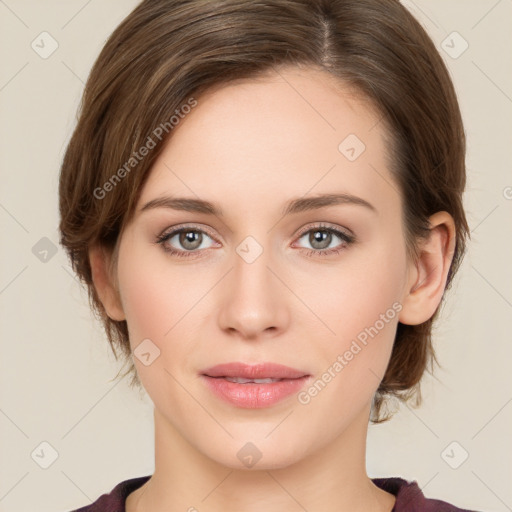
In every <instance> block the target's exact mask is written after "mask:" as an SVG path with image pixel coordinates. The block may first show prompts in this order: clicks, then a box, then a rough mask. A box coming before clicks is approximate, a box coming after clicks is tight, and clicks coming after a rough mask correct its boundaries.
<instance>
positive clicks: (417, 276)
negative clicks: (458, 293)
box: [399, 212, 455, 325]
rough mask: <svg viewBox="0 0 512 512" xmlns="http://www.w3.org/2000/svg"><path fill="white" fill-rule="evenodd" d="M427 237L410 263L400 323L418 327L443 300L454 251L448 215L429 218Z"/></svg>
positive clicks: (452, 223)
mask: <svg viewBox="0 0 512 512" xmlns="http://www.w3.org/2000/svg"><path fill="white" fill-rule="evenodd" d="M429 220H430V236H429V238H428V240H425V241H424V242H423V243H422V244H421V246H420V250H419V253H420V255H419V258H418V260H417V261H416V262H411V263H410V265H411V267H410V268H409V279H408V281H407V287H406V289H405V295H404V297H403V300H402V305H403V308H402V311H401V312H400V316H399V321H400V322H401V323H403V324H409V325H418V324H421V323H423V322H426V321H427V320H428V319H429V318H431V317H432V316H433V315H434V313H435V311H436V309H437V307H438V306H439V303H440V302H441V299H442V297H443V293H444V289H445V286H446V280H447V277H448V271H449V269H450V265H451V262H452V259H453V253H454V249H455V223H454V221H453V218H452V216H451V215H450V214H449V213H447V212H437V213H435V214H434V215H432V216H431V217H430V219H429Z"/></svg>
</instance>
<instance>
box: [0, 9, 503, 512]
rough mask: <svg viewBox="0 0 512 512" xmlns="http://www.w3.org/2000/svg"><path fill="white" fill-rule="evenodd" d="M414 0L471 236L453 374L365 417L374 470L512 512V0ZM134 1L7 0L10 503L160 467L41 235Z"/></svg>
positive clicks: (127, 394)
mask: <svg viewBox="0 0 512 512" xmlns="http://www.w3.org/2000/svg"><path fill="white" fill-rule="evenodd" d="M404 3H405V4H406V5H407V6H408V7H409V8H410V9H411V11H412V12H413V13H414V14H415V15H416V16H417V17H418V18H419V19H420V20H421V22H422V23H423V24H424V26H425V27H426V29H427V30H428V31H429V33H430V34H431V36H432V38H433V40H434V41H435V43H436V45H437V46H438V48H440V51H441V53H442V55H443V57H444V58H445V60H446V62H447V64H448V66H449V68H450V70H451V73H452V76H453V79H454V81H455V85H456V89H457V91H458V93H459V98H460V103H461V107H462V111H463V115H464V119H465V123H466V130H467V135H468V147H469V151H468V158H467V163H468V179H469V183H468V189H467V193H466V196H465V204H466V208H467V214H468V220H469V223H470V226H471V231H472V238H473V240H472V242H471V243H470V246H469V253H468V254H467V256H466V259H465V262H464V265H463V267H462V269H461V272H460V275H459V277H458V279H457V280H456V282H455V284H454V287H453V289H452V291H451V292H450V300H449V302H448V303H447V305H446V307H445V308H444V310H443V319H444V321H443V322H442V323H441V324H438V327H437V328H436V330H435V345H436V348H437V352H438V354H439V358H440V361H441V363H442V364H443V366H444V369H443V370H438V371H437V373H436V378H427V379H425V383H424V388H423V389H424V394H425V399H426V403H425V405H424V406H422V407H421V408H419V409H417V410H413V409H410V408H409V407H402V408H401V410H400V413H399V414H398V415H397V416H396V417H395V418H394V419H393V420H392V421H391V422H390V423H388V424H384V425H381V426H372V427H371V428H370V432H369V444H368V470H369V473H370V475H371V476H393V475H400V476H403V477H406V478H408V479H416V480H417V481H418V482H419V484H420V487H422V488H423V491H424V493H425V494H426V495H427V496H428V497H437V498H440V499H444V500H447V501H450V502H452V503H454V504H456V505H458V506H460V507H468V508H473V509H475V510H482V511H483V510H485V511H499V512H501V511H508V510H512V487H511V485H510V483H511V476H512V467H511V466H512V464H511V454H512V441H511V436H510V432H511V423H512V386H511V378H510V362H511V360H512V358H511V356H512V343H511V341H512V340H511V336H510V325H509V322H510V319H511V318H512V270H511V266H510V261H511V255H512V237H511V233H512V229H511V228H512V173H511V163H512V157H511V151H510V150H511V146H512V140H511V135H512V123H511V120H512V72H511V65H510V62H511V48H512V30H511V29H512V26H511V25H512V23H511V21H512V1H511V0H500V1H497V0H478V1H477V0H472V1H468V0H464V1H463V0H458V1H457V0H451V1H447V0H435V1H427V0H421V1H420V0H415V1H414V2H412V1H410V0H408V1H406V2H404ZM135 4H136V2H135V1H134V0H102V1H100V0H89V1H86V0H66V1H64V0H60V1H59V0H45V1H38V0H0V55H1V66H0V108H1V121H0V165H1V173H2V174H1V181H0V183H1V187H0V224H1V233H2V244H1V248H2V251H1V271H0V308H1V315H2V319H1V331H0V332H1V344H2V345H1V352H0V443H1V444H0V511H2V512H4V511H9V512H26V511H34V510H37V511H38V512H57V511H62V512H64V511H67V510H71V509H73V508H76V507H78V506H83V505H86V504H89V503H90V502H91V501H94V500H96V499H97V497H98V496H99V495H100V494H102V493H104V492H109V491H110V490H111V489H112V488H113V487H114V486H115V485H116V484H117V483H118V482H120V481H121V480H124V479H127V478H132V477H136V476H142V475H149V474H151V473H152V471H153V429H152V408H151V404H150V402H149V400H148V399H147V397H146V398H143V399H139V398H138V396H137V394H136V393H134V392H133V391H131V390H130V389H129V388H128V386H127V384H126V379H124V380H123V381H121V382H119V383H117V384H115V383H114V382H113V381H112V380H111V379H113V377H114V376H115V374H116V372H117V369H118V368H119V364H117V363H116V362H115V361H114V358H113V356H112V354H111V353H110V349H109V348H108V345H107V342H106V340H105V336H104V334H103V332H102V330H101V328H100V326H99V324H97V323H96V322H95V321H93V319H92V315H91V314H90V312H89V309H88V305H87V299H86V295H85V293H84V292H82V291H81V290H80V287H79V285H78V283H77V281H76V280H75V279H74V276H73V275H72V272H71V271H70V268H69V265H68V262H67V260H66V257H65V255H64V253H63V251H62V250H61V248H60V247H58V251H57V252H56V254H55V255H52V253H51V251H50V252H48V253H47V254H46V259H47V261H41V260H40V259H39V258H41V257H44V253H41V251H42V250H45V249H46V250H48V243H49V242H48V241H42V242H41V241H40V240H41V239H42V238H43V237H47V238H48V239H49V240H50V241H51V242H53V244H54V245H55V246H57V245H58V234H57V223H58V215H57V184H58V170H59V164H60V161H61V158H62V155H63V150H64V148H65V144H66V142H67V140H68V138H69V136H70V133H71V130H72V128H73V126H74V123H75V112H76V108H77V106H78V103H79V99H80V94H81V91H82V89H83V83H84V81H85V79H86V77H87V74H88V72H89V69H90V67H91V65H92V63H93V61H94V59H95V57H96V56H97V54H98V52H99V51H100V48H101V47H102V44H103V43H104V41H105V39H106V38H107V36H108V35H109V34H110V32H111V31H112V30H113V29H114V27H115V26H116V25H117V24H118V23H119V22H120V21H121V20H122V18H123V17H124V16H125V15H126V14H128V12H129V11H130V10H131V8H132V7H133V6H134V5H135ZM43 31H47V32H48V33H49V34H51V37H53V38H54V39H55V40H56V41H57V43H58V48H57V50H56V51H55V52H54V53H53V54H52V55H50V56H49V57H48V58H46V59H43V58H41V57H40V55H39V54H38V53H36V52H35V51H34V50H33V49H32V47H31V42H32V41H34V40H35V41H36V43H37V42H38V41H40V37H48V36H40V37H39V34H40V33H41V32H43ZM453 31H456V32H458V33H459V34H460V35H461V36H462V37H463V38H464V40H466V41H467V43H468V44H469V47H468V49H467V50H466V51H465V52H463V53H462V54H461V55H460V56H458V57H457V58H453V56H450V55H449V54H448V53H446V52H445V50H443V43H442V42H443V41H445V40H446V42H445V43H444V45H445V47H446V45H449V46H452V47H453V48H451V49H449V51H450V52H451V53H452V55H454V54H455V53H459V52H460V51H461V50H462V49H463V46H462V45H463V41H462V40H461V39H460V38H458V36H457V35H453V34H452V32H453ZM450 34H451V35H450ZM448 36H449V37H448ZM447 37H448V39H446V38H447ZM45 41H46V44H45V48H46V50H48V49H50V48H51V46H50V39H46V40H45ZM447 49H448V48H447ZM40 51H42V48H41V49H40ZM36 244H40V245H37V246H36ZM41 244H42V245H41ZM44 244H47V245H46V246H45V245H44ZM34 246H36V249H35V250H34V252H35V253H36V254H34V252H33V247H34ZM41 248H42V249H41ZM37 254H39V257H36V255H37ZM454 441H455V442H456V443H458V444H457V445H452V446H450V447H449V448H448V450H445V449H446V448H447V447H448V446H449V445H450V443H452V442H454ZM43 442H46V443H49V444H50V445H51V447H53V450H55V455H56V456H57V458H56V460H55V461H54V462H53V463H51V465H49V467H48V468H46V469H44V468H42V467H41V464H49V463H50V462H52V459H51V455H52V448H50V447H48V446H47V445H42V446H41V443H43ZM465 452H467V453H468V454H469V457H468V458H467V460H465V461H464V462H463V463H462V464H461V465H460V466H459V467H458V468H457V469H452V467H450V465H449V464H448V462H449V463H450V464H451V465H453V466H456V465H458V464H460V462H461V461H462V459H463V456H464V453H465ZM442 454H444V456H443V455H442ZM290 507H291V508H290V510H292V509H293V507H294V505H293V503H291V504H290Z"/></svg>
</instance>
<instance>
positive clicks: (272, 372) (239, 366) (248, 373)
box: [202, 362, 309, 379]
mask: <svg viewBox="0 0 512 512" xmlns="http://www.w3.org/2000/svg"><path fill="white" fill-rule="evenodd" d="M202 375H207V376H208V377H241V378H243V379H298V378H300V377H304V376H309V374H308V373H307V372H304V371H302V370H297V369H295V368H290V367H289V366H284V365H282V364H276V363H257V364H252V365H250V364H245V363H241V362H234V363H224V364H218V365H216V366H212V367H211V368H208V369H206V370H204V371H203V372H202Z"/></svg>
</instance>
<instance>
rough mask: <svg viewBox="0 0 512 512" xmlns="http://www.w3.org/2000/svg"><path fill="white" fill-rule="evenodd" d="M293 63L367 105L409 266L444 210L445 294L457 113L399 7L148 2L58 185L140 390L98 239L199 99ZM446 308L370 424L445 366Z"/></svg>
mask: <svg viewBox="0 0 512 512" xmlns="http://www.w3.org/2000/svg"><path fill="white" fill-rule="evenodd" d="M285 66H314V67H315V68H319V69H321V70H323V71H326V72H327V73H330V74H331V75H332V76H333V77H335V78H337V79H338V80H339V81H340V83H342V84H346V85H348V86H351V87H353V88H355V89H356V90H357V91H358V92H359V93H361V95H362V96H363V97H365V98H367V99H368V100H370V102H371V104H372V105H373V106H374V107H375V109H376V111H377V112H378V113H379V115H380V116H381V119H382V122H383V123H384V125H385V127H386V134H387V135H388V136H389V138H390V141H391V150H390V156H389V160H390V172H391V174H392V176H393V178H394V181H395V182H396V184H397V185H398V188H399V191H400V194H401V198H402V204H403V209H402V222H403V228H404V233H405V241H406V248H407V255H408V257H409V258H413V259H414V258H417V257H418V254H419V253H418V247H419V246H418V243H419V242H420V241H421V240H422V239H424V238H425V237H426V236H427V235H428V233H429V222H428V218H429V216H431V215H432V214H434V213H436V212H438V211H447V212H448V213H450V214H451V215H452V217H453V219H454V222H455V238H456V240H455V249H454V254H453V258H452V262H451V266H450V269H449V272H448V277H447V283H446V289H448V288H449V286H450V283H451V282H452V279H453V277H454V275H455V273H456V272H457V270H458V268H459V266H460V263H461V260H462V257H463V255H464V252H465V247H466V238H467V237H469V236H470V235H469V228H468V224H467V221H466V218H465V212H464V208H463V202H462V194H463V191H464V187H465V183H466V170H465V144H466V143H465V134H464V129H463V124H462V119H461V114H460V109H459V106H458V102H457V98H456V94H455V91H454V87H453V84H452V82H451V79H450V76H449V73H448V70H447V68H446V66H445V64H444V62H443V60H442V58H441V56H440V55H439V53H438V51H437V50H436V48H435V46H434V44H433V42H432V40H431V39H430V38H429V36H428V35H427V33H426V32H425V30H424V29H423V28H422V26H421V25H420V23H419V22H418V21H417V20H416V19H415V18H414V17H413V16H412V15H411V14H410V13H409V11H408V10H407V9H406V8H405V7H404V6H402V5H401V4H400V2H399V1H397V0H258V2H254V1H253V0H209V1H205V0H145V1H143V2H142V3H140V4H139V5H138V6H137V7H136V8H135V9H134V10H133V11H132V12H131V13H130V14H129V15H128V16H127V17H126V18H125V19H124V20H123V21H122V23H121V24H120V25H119V26H118V27H117V28H116V30H115V31H114V32H113V33H112V35H111V36H110V38H109V39H108V41H107V42H106V44H105V46H104V47H103V49H102V51H101V53H100V55H99V56H98V58H97V60H96V62H95V64H94V66H93V68H92V70H91V72H90V75H89V78H88V80H87V84H86V86H85V90H84V93H83V98H82V102H81V105H80V111H79V116H78V122H77V126H76V128H75V130H74V132H73V134H72V137H71V139H70V142H69V145H68V147H67V149H66V152H65V156H64V159H63V162H62V167H61V173H60V183H59V201H60V226H59V228H60V242H61V244H62V245H63V247H64V248H65V249H66V251H67V252H68V255H69V258H70V261H71V265H72V267H73V269H74V271H75V272H76V273H77V275H78V276H79V278H80V280H81V281H82V283H84V284H85V285H86V286H87V289H88V294H89V301H90V304H91V307H92V308H93V310H94V311H95V312H96V313H97V315H98V316H99V318H100V319H101V321H102V322H103V325H104V327H105V331H106V334H107V337H108V340H109V343H110V346H111V348H112V351H113V352H114V355H115V357H116V359H117V358H118V354H117V352H116V349H119V350H120V351H121V353H122V355H123V356H124V360H125V363H127V364H128V365H129V368H128V370H127V371H126V372H125V373H124V374H123V377H124V376H125V375H127V374H129V373H130V374H131V375H132V379H131V382H130V385H131V386H133V385H134V384H138V386H139V387H140V386H141V383H140V381H139V379H138V376H137V372H136V368H135V365H134V362H133V359H132V354H131V350H130V343H129V338H128V328H127V323H126V321H114V320H112V319H110V318H109V317H108V316H107V314H106V312H105V309H104V307H103V305H102V303H101V301H100V300H99V297H98V295H97V292H96V290H95V287H94V284H93V281H92V274H91V265H90V261H89V257H88V249H89V248H90V247H91V245H94V244H100V245H101V246H103V247H104V248H105V249H107V250H109V251H112V252H113V253H114V255H115V252H116V247H117V242H118V239H119V234H120V233H121V231H122V229H123V227H124V226H125V225H126V223H127V222H128V221H129V220H130V219H131V217H132V216H133V213H134V208H135V206H136V203H137V199H138V197H139V195H140V192H141V189H142V187H143V185H144V183H145V180H146V179H147V177H148V175H149V172H150V170H151V168H152V164H153V163H154V161H155V159H156V158H157V156H158V155H159V153H160V152H161V149H162V147H163V145H164V144H163V142H165V141H166V140H167V139H168V138H169V137H170V136H172V128H173V126H174V125H175V124H176V123H178V122H179V121H180V119H181V118H182V117H183V115H182V114H183V113H184V112H187V111H190V109H191V108H193V107H191V106H190V105H193V104H194V102H195V101H196V100H195V98H199V97H200V95H201V94H202V93H203V92H205V91H207V90H209V89H211V88H214V87H217V86H222V85H223V84H227V83H229V82H232V81H234V80H238V79H252V78H256V77H258V76H261V75H263V74H265V73H266V72H269V71H272V70H277V69H279V68H281V67H285ZM187 109H188V110H187ZM164 132H165V133H164ZM156 133H158V134H160V136H159V137H156V136H155V134H156ZM157 139H158V140H157ZM150 141H153V143H156V144H153V145H151V142H150ZM153 146H155V147H153ZM143 147H146V149H147V150H146V151H145V152H144V153H145V156H144V157H143V158H142V157H140V158H139V153H138V150H142V148H143ZM141 152H142V151H141ZM134 155H137V158H135V156H134ZM128 174H129V175H128ZM114 259H115V258H114ZM443 299H444V293H443ZM443 299H442V300H443ZM440 306H441V304H440V305H439V307H438V308H437V309H436V311H435V314H434V315H433V316H432V317H431V318H430V319H429V320H427V321H426V322H424V323H422V324H420V325H405V324H402V323H400V322H399V324H398V326H397V331H396V336H395V340H394V345H393V350H392V354H391V359H390V362H389V365H388V367H387V370H386V372H385V375H384V377H383V379H382V382H381V383H380V386H379V388H378V390H377V392H376V394H375V397H374V400H373V404H372V418H371V420H372V421H373V422H375V423H377V422H381V421H384V420H386V419H388V418H389V417H390V414H389V412H388V414H387V415H385V414H384V413H383V407H382V406H383V405H384V404H386V402H387V400H386V399H387V398H389V397H395V398H397V399H399V400H402V401H406V400H409V399H411V398H412V397H415V398H416V404H417V405H418V404H419V403H420V401H421V394H420V387H419V384H420V380H421V377H422V375H423V374H424V372H425V370H427V369H428V370H429V371H431V370H432V368H433V363H434V362H437V361H436V358H435V353H434V350H433V346H432V341H431V331H432V324H433V321H434V319H435V318H436V316H437V314H438V312H439V309H440Z"/></svg>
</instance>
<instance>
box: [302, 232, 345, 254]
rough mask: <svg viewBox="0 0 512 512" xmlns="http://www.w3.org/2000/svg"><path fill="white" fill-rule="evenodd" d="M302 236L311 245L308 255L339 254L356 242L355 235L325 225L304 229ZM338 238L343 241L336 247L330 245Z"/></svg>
mask: <svg viewBox="0 0 512 512" xmlns="http://www.w3.org/2000/svg"><path fill="white" fill-rule="evenodd" d="M302 238H306V241H307V243H309V244H310V246H311V248H310V249H309V250H308V251H307V256H311V257H314V256H326V255H331V254H338V253H340V252H341V251H342V250H344V249H345V248H346V247H347V246H348V245H350V244H352V243H354V242H355V237H354V236H353V235H351V234H348V233H344V232H343V231H340V230H339V229H336V228H333V227H329V226H325V225H319V226H315V227H313V228H310V229H308V230H307V231H303V232H302V234H301V235H300V237H299V240H300V239H302ZM336 239H338V240H341V243H338V245H336V246H335V247H330V246H331V244H332V243H333V242H336Z"/></svg>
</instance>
